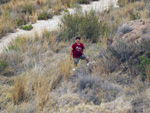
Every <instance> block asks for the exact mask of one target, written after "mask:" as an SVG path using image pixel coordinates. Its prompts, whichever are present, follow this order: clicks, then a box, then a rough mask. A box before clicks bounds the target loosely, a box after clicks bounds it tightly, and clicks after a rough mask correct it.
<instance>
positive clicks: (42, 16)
mask: <svg viewBox="0 0 150 113" xmlns="http://www.w3.org/2000/svg"><path fill="white" fill-rule="evenodd" d="M53 16H54V13H52V12H49V13H47V12H45V11H44V12H42V13H40V14H39V15H38V20H47V19H50V18H52V17H53Z"/></svg>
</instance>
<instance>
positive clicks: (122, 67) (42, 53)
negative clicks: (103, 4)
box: [0, 0, 150, 113]
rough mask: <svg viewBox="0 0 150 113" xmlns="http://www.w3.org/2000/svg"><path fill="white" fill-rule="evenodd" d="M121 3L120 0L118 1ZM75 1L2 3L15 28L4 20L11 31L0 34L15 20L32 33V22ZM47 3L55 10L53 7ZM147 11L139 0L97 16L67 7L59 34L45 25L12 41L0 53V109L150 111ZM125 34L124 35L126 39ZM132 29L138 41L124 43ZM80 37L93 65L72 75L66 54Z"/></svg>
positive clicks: (26, 112)
mask: <svg viewBox="0 0 150 113" xmlns="http://www.w3.org/2000/svg"><path fill="white" fill-rule="evenodd" d="M92 1H95V0H92ZM122 1H123V0H119V2H120V4H121V2H122ZM73 2H74V0H55V1H53V0H52V1H47V0H35V1H28V0H26V1H22V0H15V1H13V4H14V5H15V6H14V7H11V5H12V1H10V2H9V3H7V4H3V5H4V6H5V7H6V8H8V7H10V12H8V13H7V15H5V16H4V14H6V12H5V13H1V15H2V16H1V19H2V20H3V21H2V22H5V20H7V21H8V25H9V26H11V27H10V28H9V29H7V27H8V26H5V24H2V27H1V26H0V29H1V28H5V29H6V30H4V31H1V32H0V36H4V35H5V34H6V33H7V32H8V31H11V30H13V28H16V25H17V26H19V27H20V26H21V27H22V28H23V27H24V29H26V30H29V29H30V27H32V26H30V25H29V26H30V27H29V26H28V22H29V21H31V20H33V22H35V21H36V19H39V20H41V19H42V20H43V19H44V20H45V19H48V18H52V16H53V14H59V13H60V11H62V10H66V7H72V5H73ZM78 2H79V1H78ZM89 2H91V0H89V1H84V0H80V3H89ZM15 3H17V5H16V4H15ZM25 3H26V4H25ZM16 6H18V7H16ZM23 6H24V7H23ZM32 6H33V7H32ZM58 6H61V7H58ZM37 7H38V8H37ZM49 8H52V9H53V11H51V10H49V11H48V9H49ZM22 9H23V10H22ZM15 11H17V13H16V12H15ZM20 11H21V12H20ZM51 12H53V13H51ZM145 12H149V11H148V10H147V6H146V5H145V2H142V1H138V2H133V3H127V4H125V5H124V4H123V6H122V7H121V8H111V9H108V10H106V11H104V12H100V13H96V12H94V11H91V12H89V13H88V12H85V13H82V12H77V13H75V14H69V13H67V10H66V13H67V14H66V15H65V16H64V17H62V19H61V21H62V24H61V25H60V26H59V27H60V29H59V31H53V32H50V31H48V30H46V29H45V30H43V32H42V34H41V35H39V34H38V33H37V32H35V34H33V36H34V37H31V36H28V37H25V36H21V37H18V38H16V39H15V40H13V42H12V43H10V44H9V45H8V47H7V48H6V49H5V50H4V51H3V52H2V53H0V56H1V60H0V112H4V113H5V112H8V113H9V112H13V113H22V112H24V113H30V112H31V113H34V112H35V113H36V112H37V113H38V112H41V113H49V112H50V113H59V112H60V113H66V112H67V113H83V112H85V113H96V112H97V113H99V112H101V113H110V112H114V113H131V112H133V113H135V112H137V113H138V112H140V113H142V112H143V111H144V112H146V113H149V112H150V109H149V108H150V105H149V103H150V82H149V81H150V40H149V39H150V33H149V32H150V29H149V28H150V27H149V26H148V25H149V21H148V22H147V21H146V18H148V17H149V16H148V15H147V14H148V13H146V15H145ZM18 13H19V14H20V15H19V16H17V15H18ZM10 14H16V17H12V16H11V15H10ZM22 14H26V16H24V15H22ZM30 16H31V17H30ZM33 16H35V18H32V17H33ZM24 17H26V18H24ZM29 17H30V18H29ZM134 19H141V20H136V21H133V20H134ZM128 21H131V22H128ZM134 22H137V23H138V25H139V26H140V25H141V26H142V27H141V26H140V27H141V28H140V27H139V26H138V27H139V29H140V30H139V29H138V30H139V31H136V30H137V29H136V27H134V24H133V23H134ZM125 23H126V24H125ZM144 23H147V24H148V25H145V24H144ZM131 24H132V25H133V26H132V27H131ZM28 27H29V28H28ZM133 28H134V29H133ZM133 30H134V31H133ZM132 31H133V33H134V34H135V35H133V36H132V34H131V33H132ZM137 32H138V33H139V32H140V33H141V34H138V33H137ZM120 34H121V35H122V37H123V36H126V37H125V38H124V39H123V38H122V37H121V36H120ZM128 34H129V36H130V37H129V38H133V39H132V40H131V41H126V39H127V38H128V37H127V35H128ZM130 34H131V35H130ZM118 35H119V36H118ZM136 35H138V36H137V37H136ZM76 36H81V38H82V39H83V40H82V41H83V43H84V45H85V48H86V49H85V53H86V54H87V55H88V56H90V65H89V66H86V65H85V64H82V62H81V63H80V65H79V67H77V69H76V71H75V72H72V68H73V64H72V62H70V61H69V51H70V47H71V44H72V43H73V41H74V37H76ZM117 36H118V37H119V38H116V37H117ZM140 39H142V40H140ZM135 40H136V41H135ZM92 42H94V43H92ZM141 75H143V76H141Z"/></svg>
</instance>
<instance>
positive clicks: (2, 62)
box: [0, 59, 8, 72]
mask: <svg viewBox="0 0 150 113" xmlns="http://www.w3.org/2000/svg"><path fill="white" fill-rule="evenodd" d="M7 65H8V64H7V60H3V59H1V60H0V72H1V71H3V70H4V69H5V68H6V67H7Z"/></svg>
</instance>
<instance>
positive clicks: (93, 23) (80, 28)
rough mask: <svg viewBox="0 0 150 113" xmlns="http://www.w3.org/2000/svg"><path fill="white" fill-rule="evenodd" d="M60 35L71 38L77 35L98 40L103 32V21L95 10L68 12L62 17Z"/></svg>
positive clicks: (94, 40)
mask: <svg viewBox="0 0 150 113" xmlns="http://www.w3.org/2000/svg"><path fill="white" fill-rule="evenodd" d="M61 23H62V24H60V37H61V38H63V40H70V39H71V38H73V37H75V36H81V37H84V38H85V39H89V40H91V41H93V42H96V41H97V40H98V38H99V36H100V33H101V22H100V21H99V18H98V16H97V15H96V13H95V12H94V11H91V12H89V13H87V12H85V13H75V14H74V15H72V14H69V13H68V14H66V15H64V16H63V18H61Z"/></svg>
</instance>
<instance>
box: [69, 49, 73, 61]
mask: <svg viewBox="0 0 150 113" xmlns="http://www.w3.org/2000/svg"><path fill="white" fill-rule="evenodd" d="M72 51H73V48H72V47H71V50H70V61H71V60H72Z"/></svg>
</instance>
